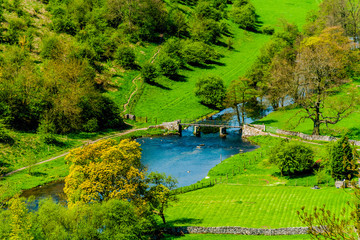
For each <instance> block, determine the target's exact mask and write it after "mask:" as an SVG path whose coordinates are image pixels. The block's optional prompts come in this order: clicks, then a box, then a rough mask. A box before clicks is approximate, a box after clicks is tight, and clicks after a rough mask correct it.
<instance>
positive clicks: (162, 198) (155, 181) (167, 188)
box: [147, 172, 177, 224]
mask: <svg viewBox="0 0 360 240" xmlns="http://www.w3.org/2000/svg"><path fill="white" fill-rule="evenodd" d="M148 181H149V184H150V190H149V191H148V193H147V195H148V199H149V202H150V203H151V206H152V208H153V210H154V212H155V213H156V214H157V215H159V216H160V217H161V219H162V221H163V223H164V224H166V220H165V214H164V211H165V209H166V208H167V207H168V206H169V204H170V202H171V201H176V200H177V197H176V195H175V194H173V193H171V190H173V189H175V188H176V184H177V180H176V179H174V178H172V177H171V176H166V175H165V173H158V172H152V173H150V175H149V176H148Z"/></svg>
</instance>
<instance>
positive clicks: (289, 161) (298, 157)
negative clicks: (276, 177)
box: [270, 141, 314, 176]
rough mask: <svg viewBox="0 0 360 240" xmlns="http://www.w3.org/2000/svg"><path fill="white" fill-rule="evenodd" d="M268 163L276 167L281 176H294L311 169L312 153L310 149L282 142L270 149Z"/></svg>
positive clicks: (293, 143)
mask: <svg viewBox="0 0 360 240" xmlns="http://www.w3.org/2000/svg"><path fill="white" fill-rule="evenodd" d="M270 162H271V163H274V164H276V165H277V166H278V168H279V169H280V172H281V176H283V175H284V174H287V175H288V176H291V175H296V174H298V173H302V172H305V171H308V170H310V169H311V168H312V166H313V164H314V153H313V151H312V149H311V148H309V147H307V146H304V145H302V144H299V143H295V142H290V143H285V142H283V141H282V142H281V143H280V144H279V145H277V146H276V147H274V148H272V149H271V153H270Z"/></svg>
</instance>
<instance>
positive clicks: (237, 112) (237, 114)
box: [235, 105, 241, 126]
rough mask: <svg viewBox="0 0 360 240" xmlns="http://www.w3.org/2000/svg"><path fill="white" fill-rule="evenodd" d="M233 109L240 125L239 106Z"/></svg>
mask: <svg viewBox="0 0 360 240" xmlns="http://www.w3.org/2000/svg"><path fill="white" fill-rule="evenodd" d="M235 110H236V116H237V119H238V121H239V126H240V125H241V121H240V112H239V107H238V105H236V106H235Z"/></svg>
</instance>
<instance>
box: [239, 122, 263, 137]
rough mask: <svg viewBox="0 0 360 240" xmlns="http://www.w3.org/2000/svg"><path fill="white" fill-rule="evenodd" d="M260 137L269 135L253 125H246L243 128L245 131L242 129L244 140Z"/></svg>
mask: <svg viewBox="0 0 360 240" xmlns="http://www.w3.org/2000/svg"><path fill="white" fill-rule="evenodd" d="M258 126H262V125H258ZM258 135H269V133H266V132H263V130H260V129H258V128H255V127H253V126H251V125H246V124H245V125H244V126H243V129H242V137H243V138H247V137H252V136H258Z"/></svg>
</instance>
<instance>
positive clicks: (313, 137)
mask: <svg viewBox="0 0 360 240" xmlns="http://www.w3.org/2000/svg"><path fill="white" fill-rule="evenodd" d="M276 133H277V134H283V135H288V136H298V137H300V138H302V139H305V140H310V141H314V140H315V141H327V142H331V141H336V140H337V139H338V138H336V137H331V136H320V135H307V134H304V133H300V132H292V131H285V130H281V129H277V130H276ZM349 142H350V143H352V144H354V145H356V146H360V141H355V140H349Z"/></svg>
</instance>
